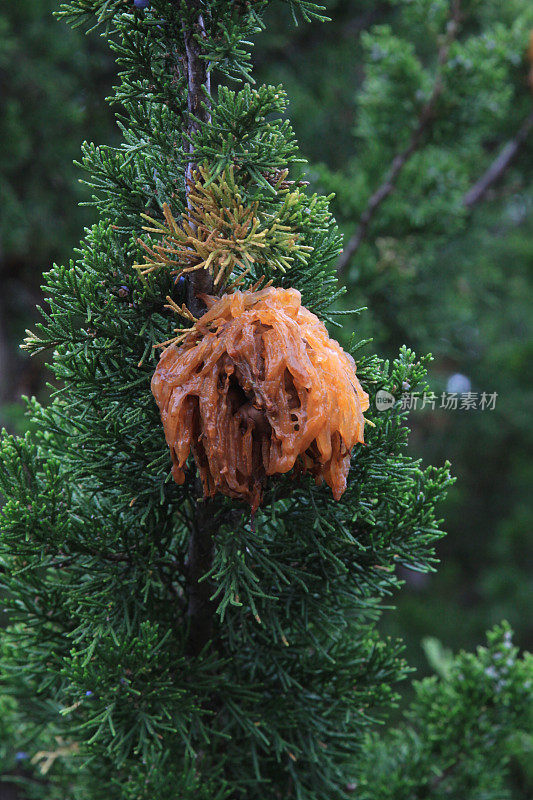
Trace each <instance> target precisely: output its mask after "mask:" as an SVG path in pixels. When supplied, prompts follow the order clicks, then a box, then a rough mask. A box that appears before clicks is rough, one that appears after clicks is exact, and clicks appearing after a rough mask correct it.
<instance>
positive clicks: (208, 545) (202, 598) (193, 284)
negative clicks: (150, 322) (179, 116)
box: [183, 3, 217, 657]
mask: <svg viewBox="0 0 533 800" xmlns="http://www.w3.org/2000/svg"><path fill="white" fill-rule="evenodd" d="M192 11H193V14H192V17H193V18H194V16H195V14H196V18H195V19H193V22H192V24H191V23H190V22H188V21H186V22H184V25H183V41H184V44H185V67H186V73H187V110H188V121H187V133H188V135H189V136H191V135H193V134H194V133H196V131H198V130H199V128H200V125H201V123H202V122H209V121H210V119H211V113H210V75H209V72H208V68H207V67H208V65H207V61H206V60H205V59H204V58H202V49H201V44H200V40H201V38H202V36H203V35H205V26H204V21H203V18H202V15H201V14H200V11H199V8H198V5H197V3H194V4H193V9H192ZM189 156H190V158H189V163H188V165H187V170H186V173H185V191H186V194H187V207H188V208H189V211H190V210H191V205H190V202H189V192H190V189H191V186H192V185H193V183H194V172H195V168H196V166H197V164H196V161H195V158H194V145H193V144H192V142H189ZM212 292H213V279H212V277H211V274H210V273H209V272H208V271H207V270H204V269H200V270H197V271H195V272H191V273H190V275H189V276H188V279H187V306H188V308H189V311H191V312H192V314H194V316H195V317H200V316H202V314H203V313H204V311H205V306H204V304H203V303H202V301H201V300H200V299H199V298H198V296H197V295H198V294H202V293H205V294H211V293H212ZM201 491H202V487H201V483H200V480H199V479H197V481H196V494H197V495H200V493H201ZM216 527H217V523H216V520H215V514H214V507H213V501H208V500H203V501H202V500H196V501H195V502H194V512H193V520H192V530H191V534H190V539H189V549H188V556H187V584H188V604H187V621H188V639H187V654H188V655H189V656H191V657H196V656H198V655H199V654H200V653H201V651H202V650H203V648H204V647H205V646H206V645H207V643H208V642H209V640H210V639H211V636H212V632H213V616H214V611H215V607H214V604H213V601H212V600H211V599H210V598H211V594H212V585H211V582H210V581H209V580H206V579H204V580H202V578H204V576H205V575H206V574H207V573H208V572H209V570H210V569H211V567H212V565H213V556H214V547H215V546H214V534H215V531H216Z"/></svg>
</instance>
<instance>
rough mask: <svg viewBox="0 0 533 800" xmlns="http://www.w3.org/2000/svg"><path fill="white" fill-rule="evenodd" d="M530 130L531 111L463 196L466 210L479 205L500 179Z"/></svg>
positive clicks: (532, 120) (532, 127)
mask: <svg viewBox="0 0 533 800" xmlns="http://www.w3.org/2000/svg"><path fill="white" fill-rule="evenodd" d="M532 129H533V111H532V112H531V113H530V114H529V116H528V117H526V119H525V120H524V122H523V123H522V125H521V126H520V128H519V129H518V131H517V133H516V136H515V137H514V138H513V139H510V141H508V142H507V144H505V145H504V146H503V148H502V149H501V150H500V152H499V153H498V155H497V156H496V158H495V159H494V161H493V162H492V163H491V164H490V166H489V168H488V169H487V170H486V172H484V174H483V175H482V176H481V177H480V178H479V180H478V181H476V183H475V184H474V185H473V186H472V187H471V188H470V189H469V190H468V192H467V193H466V194H465V196H464V197H463V205H464V206H466V208H472V207H473V206H475V205H476V204H477V203H479V201H480V200H482V199H483V198H484V197H485V195H486V193H487V191H488V190H489V189H490V187H491V186H492V185H493V184H495V183H496V182H497V181H498V180H499V179H500V178H501V177H502V175H503V174H504V173H505V172H506V170H507V169H508V167H509V166H510V164H511V162H512V161H513V159H514V157H515V156H516V154H517V153H518V151H519V150H520V148H521V147H522V145H523V144H525V142H526V141H527V138H528V136H529V133H530V132H531V130H532Z"/></svg>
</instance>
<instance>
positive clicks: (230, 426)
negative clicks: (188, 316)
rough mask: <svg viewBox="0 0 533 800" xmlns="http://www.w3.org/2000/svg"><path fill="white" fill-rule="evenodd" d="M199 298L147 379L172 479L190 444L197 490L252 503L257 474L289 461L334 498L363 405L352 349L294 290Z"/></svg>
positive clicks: (278, 469)
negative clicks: (188, 327)
mask: <svg viewBox="0 0 533 800" xmlns="http://www.w3.org/2000/svg"><path fill="white" fill-rule="evenodd" d="M202 299H203V300H204V301H205V303H206V305H207V307H208V310H207V312H206V313H205V314H204V315H203V317H201V318H200V319H199V320H198V321H197V322H196V324H195V326H194V329H193V330H192V331H191V332H190V333H189V334H188V335H187V337H186V338H185V340H184V341H183V343H182V344H181V345H180V346H176V345H170V346H169V347H167V348H166V350H164V351H163V353H162V355H161V359H160V361H159V364H158V366H157V369H156V370H155V373H154V376H153V378H152V392H153V394H154V397H155V399H156V402H157V404H158V406H159V410H160V411H161V418H162V421H163V427H164V431H165V437H166V440H167V443H168V445H169V447H170V453H171V457H172V462H173V469H172V475H173V477H174V480H175V481H176V482H177V483H179V484H181V483H183V481H184V468H185V462H186V461H187V458H188V456H189V454H190V452H191V450H192V452H193V455H194V458H195V460H196V464H197V467H198V470H199V473H200V476H201V479H202V483H203V487H204V494H205V496H206V497H212V496H213V495H214V494H215V493H216V492H222V494H225V495H228V496H229V497H234V498H240V499H242V500H246V501H248V502H249V503H250V505H251V506H252V508H253V509H255V508H257V506H258V505H259V503H260V501H261V497H262V492H263V487H264V484H265V482H266V479H267V476H269V475H275V474H277V473H284V472H288V471H289V470H290V469H292V468H293V467H296V468H298V469H300V471H303V472H310V473H311V474H312V475H313V476H314V477H315V479H316V481H317V482H320V481H321V480H322V479H324V480H325V481H326V483H327V484H328V485H329V486H330V487H331V490H332V492H333V496H334V498H335V499H336V500H339V498H340V497H341V495H342V493H343V492H344V490H345V488H346V476H347V474H348V470H349V467H350V453H351V450H352V448H353V447H354V445H355V444H356V443H357V442H361V443H362V442H363V428H364V419H363V412H364V411H366V409H367V408H368V395H367V394H366V392H364V391H363V389H362V388H361V385H360V383H359V381H358V379H357V377H356V374H355V363H354V360H353V359H352V357H351V356H350V355H348V354H347V353H345V352H344V350H343V349H342V348H341V347H340V345H339V344H338V343H337V342H336V341H334V340H333V339H330V338H329V336H328V332H327V330H326V328H325V326H324V325H323V323H322V322H320V320H319V319H318V318H317V317H316V316H315V315H314V314H312V313H311V312H310V311H308V310H307V309H306V308H305V307H304V306H302V304H301V295H300V292H298V291H297V290H296V289H278V288H274V287H269V288H267V289H263V290H262V291H258V292H253V291H245V292H240V291H236V292H234V293H233V294H227V295H224V296H223V297H210V296H205V295H204V296H203V298H202Z"/></svg>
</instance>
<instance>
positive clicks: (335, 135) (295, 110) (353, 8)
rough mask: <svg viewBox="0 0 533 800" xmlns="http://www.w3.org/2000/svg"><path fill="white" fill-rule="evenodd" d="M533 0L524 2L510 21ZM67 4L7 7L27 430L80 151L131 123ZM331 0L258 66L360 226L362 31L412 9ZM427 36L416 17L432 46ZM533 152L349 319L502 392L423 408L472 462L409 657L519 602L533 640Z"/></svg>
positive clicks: (407, 619) (278, 33) (9, 335)
mask: <svg viewBox="0 0 533 800" xmlns="http://www.w3.org/2000/svg"><path fill="white" fill-rule="evenodd" d="M488 5H490V4H488ZM525 5H526V4H524V3H522V4H521V3H520V2H516V3H509V5H508V7H506V11H504V10H503V9H502V23H504V24H506V23H507V22H508V20H507V19H506V15H510V16H511V17H512V14H513V13H515V12H517V10H519V9H520V8H521V7H522V6H525ZM55 8H56V3H55V2H54V0H18V2H16V3H9V4H7V5H4V7H3V8H2V10H1V11H0V82H1V88H0V141H1V142H2V144H1V151H0V194H1V198H2V200H1V204H0V422H1V423H2V424H3V425H5V426H7V427H8V428H9V429H11V430H15V431H23V430H24V427H25V420H24V416H23V405H22V404H21V403H20V396H21V394H36V395H38V396H39V397H41V398H42V397H45V396H46V393H47V391H48V390H47V388H46V379H47V376H46V372H45V370H44V369H43V365H42V364H41V363H40V362H38V361H35V360H32V361H30V360H28V359H26V358H24V357H23V356H22V355H21V354H20V351H19V349H18V343H19V342H20V340H21V338H22V336H23V332H24V329H25V327H27V326H28V325H31V324H32V322H33V321H34V320H35V319H36V312H35V310H34V307H35V304H36V303H39V302H40V301H41V299H42V298H41V295H40V289H39V282H40V275H41V273H42V272H43V271H44V270H46V269H47V268H48V267H49V265H50V264H51V263H52V262H53V261H65V260H67V259H68V258H70V257H72V253H73V250H74V248H75V247H76V244H77V242H78V240H79V238H80V235H81V233H82V229H83V226H84V225H86V224H89V223H90V222H91V221H92V220H93V219H94V215H93V212H92V211H91V209H88V208H85V207H80V206H79V205H78V204H79V203H80V201H84V200H86V199H87V197H88V193H87V190H86V189H85V187H84V186H83V185H81V184H80V183H79V181H78V178H79V173H78V170H77V169H76V168H75V167H74V166H73V165H72V161H73V160H74V159H76V158H77V157H78V155H79V147H80V143H81V141H82V140H84V139H87V140H93V141H96V142H106V143H110V144H112V143H113V142H114V141H115V140H116V138H117V135H118V131H117V128H116V126H115V123H114V119H113V112H112V109H110V108H109V106H108V105H106V104H105V103H104V102H103V98H104V97H105V96H106V95H107V94H108V93H109V89H110V86H111V85H112V83H113V79H114V74H115V72H114V70H115V66H114V64H113V61H112V58H111V56H110V53H109V52H108V51H107V50H106V48H105V46H104V44H103V42H102V41H101V40H100V39H99V37H98V36H97V35H96V34H92V35H91V36H89V37H85V36H83V35H82V34H81V33H78V32H75V31H74V32H73V31H72V30H70V29H68V28H67V27H66V26H65V25H63V24H61V23H59V22H57V21H55V20H54V19H53V18H52V16H51V12H52V10H53V9H55ZM329 11H330V14H331V15H332V17H333V19H334V21H333V22H332V23H330V24H329V25H327V26H322V25H318V24H311V25H308V26H301V27H299V28H296V29H295V28H294V27H293V25H292V23H291V21H290V18H289V16H288V14H285V12H284V11H282V10H280V8H279V7H277V8H276V10H275V13H274V12H271V15H270V19H269V23H270V27H269V28H268V29H267V32H266V33H265V34H264V35H263V36H262V37H260V38H259V39H258V41H257V47H256V53H255V57H254V59H255V64H256V72H255V76H256V79H257V81H258V82H263V81H266V82H271V83H278V82H282V83H283V84H284V85H285V88H286V90H287V92H288V94H289V97H290V100H291V105H290V110H289V114H290V117H291V119H292V122H293V124H294V127H295V130H296V133H297V136H298V138H299V141H300V144H301V149H302V152H303V154H304V155H305V156H306V157H307V158H308V159H309V161H310V163H311V177H312V179H313V184H314V188H317V189H318V190H325V191H331V190H333V189H335V190H336V191H337V200H335V201H334V207H335V213H336V216H337V218H338V219H339V221H340V223H341V226H342V228H343V229H344V230H345V231H346V233H347V234H348V236H349V235H350V234H351V233H352V232H353V230H354V228H355V225H356V223H357V219H358V216H357V212H358V206H357V202H356V201H354V202H351V199H350V198H352V197H357V193H358V191H359V188H358V187H360V170H361V169H362V162H360V161H358V158H359V155H358V147H359V143H358V140H357V137H356V136H355V135H354V126H356V124H357V121H358V108H359V105H358V92H359V91H360V89H361V86H362V81H363V78H364V69H363V52H362V47H361V32H363V31H365V30H367V29H368V28H369V27H370V26H372V25H374V24H377V23H384V22H389V23H391V24H395V21H396V17H395V14H396V13H397V12H396V9H395V7H394V5H391V4H388V3H376V2H357V1H356V0H345V1H344V2H342V1H341V2H330V3H329ZM487 24H488V22H487ZM418 35H419V34H417V32H416V31H413V39H414V40H415V44H416V37H417V36H418ZM419 44H420V42H419ZM526 44H527V43H526V42H524V49H525V47H526ZM421 47H422V49H423V46H422V44H421ZM428 57H429V55H428ZM526 75H527V65H526V64H525V61H524V53H518V54H517V62H516V70H515V73H513V80H514V81H515V82H516V87H515V89H516V92H517V97H518V98H519V102H518V104H517V106H516V109H517V111H516V118H514V117H513V115H511V116H510V117H509V119H508V120H507V121H506V124H505V125H504V124H499V126H498V128H497V129H495V130H494V132H493V135H492V136H491V135H487V136H486V137H485V139H486V154H487V164H489V163H490V160H491V158H492V157H494V156H495V155H496V154H497V153H498V151H499V148H500V147H501V146H503V145H504V144H505V142H506V141H507V140H508V139H510V138H512V136H513V132H514V131H516V129H517V127H518V126H519V124H520V114H521V113H523V108H524V104H526V103H527V96H528V95H527V92H528V89H527V82H526ZM520 103H522V105H520ZM531 138H532V137H531V136H530V137H529V139H531ZM427 144H428V146H430V145H431V144H432V140H431V137H429V138H428V142H427ZM452 146H453V137H451V141H450V147H452ZM484 146H485V145H484ZM532 161H533V159H532V145H531V142H530V141H527V142H526V143H525V144H524V146H522V147H521V149H520V151H519V153H518V154H517V156H516V158H515V159H514V160H513V162H512V165H510V167H509V169H508V170H507V171H506V174H505V176H504V177H503V178H502V180H501V181H500V182H499V183H498V184H497V185H496V186H495V187H494V188H493V189H491V191H490V192H489V193H488V195H487V197H486V199H485V200H484V202H483V203H481V204H480V205H479V207H477V208H476V209H475V213H473V215H472V216H471V217H470V218H469V221H468V224H467V225H466V226H462V227H460V228H457V229H456V230H454V229H453V227H452V228H451V229H450V233H449V235H443V234H442V233H440V234H439V235H438V236H436V235H435V236H433V233H432V231H431V230H428V233H427V234H424V236H425V237H426V238H425V239H424V240H423V241H421V243H420V248H419V249H420V252H421V253H422V252H423V254H424V255H423V258H422V256H421V258H420V263H418V262H417V261H416V260H414V259H413V258H411V257H410V256H406V258H405V259H404V260H402V258H401V257H400V256H401V252H402V249H401V245H402V236H401V235H396V236H395V238H394V245H393V246H392V245H391V246H392V250H393V254H392V256H391V255H390V253H389V252H388V250H387V247H389V245H390V242H389V243H388V239H387V237H385V236H382V237H381V238H379V237H377V236H376V237H375V238H374V240H373V242H372V247H371V248H369V249H368V250H367V251H365V253H364V254H363V256H362V258H361V261H360V262H359V261H357V260H356V261H355V262H354V264H353V265H352V266H351V267H350V269H349V271H348V272H347V273H346V276H345V279H346V282H347V284H348V295H347V297H346V298H345V307H346V308H353V307H360V306H368V308H369V310H368V312H366V313H365V314H364V315H362V316H361V317H349V318H344V319H346V320H348V321H347V322H346V326H347V328H349V327H350V325H351V326H353V327H354V328H355V329H356V331H357V333H358V334H361V338H363V337H366V336H372V337H373V338H374V343H373V344H371V345H370V346H369V347H370V348H374V349H376V350H377V351H379V352H380V353H382V354H383V353H384V354H387V355H393V354H394V353H395V352H397V350H398V347H399V346H400V345H401V344H403V343H404V342H405V343H406V344H407V345H409V346H413V347H415V348H416V350H417V351H419V352H421V353H423V352H428V351H431V352H433V353H434V354H435V361H434V362H433V366H432V368H431V371H430V383H431V388H432V389H433V390H434V391H435V392H436V393H437V394H439V393H440V392H442V391H444V390H445V389H446V387H447V386H449V385H450V384H449V381H450V379H451V377H452V376H454V375H457V374H459V375H462V376H464V379H465V380H466V381H467V384H464V385H465V386H466V385H468V384H469V385H470V387H471V389H472V391H476V392H482V391H486V392H491V393H492V392H497V393H498V399H497V404H496V409H495V410H494V411H493V412H489V411H483V412H482V411H468V412H467V411H462V412H461V411H444V410H439V409H436V410H435V411H416V412H413V413H412V414H411V424H412V427H413V435H412V440H411V446H412V449H413V450H414V451H415V452H417V453H419V454H420V456H421V457H422V458H423V459H424V461H426V462H432V463H435V464H440V463H442V462H443V461H444V460H445V459H446V458H447V459H450V460H451V461H452V463H453V471H454V474H455V475H456V476H457V483H456V486H455V487H454V489H453V490H452V491H451V493H450V496H449V499H448V501H447V502H446V504H445V505H444V506H443V507H442V516H443V517H444V518H445V520H446V522H445V528H446V530H447V531H448V536H447V537H446V538H445V539H444V540H443V541H442V542H441V544H440V546H439V550H438V554H439V558H440V559H441V562H442V563H441V565H440V567H439V570H438V572H437V573H436V574H435V575H430V576H424V575H419V574H418V573H416V572H407V571H406V573H405V579H406V587H405V589H404V591H403V592H402V593H401V595H400V596H399V597H398V598H396V601H397V603H398V606H399V609H398V611H397V612H394V613H389V614H387V615H386V616H385V619H384V623H383V624H384V628H385V629H386V630H388V631H390V632H391V633H394V634H400V635H401V636H403V638H404V639H405V641H406V644H407V647H408V658H409V660H410V661H411V663H413V664H416V665H418V666H419V667H420V669H421V670H425V669H426V664H425V658H424V655H423V652H422V649H421V642H422V640H423V639H424V637H426V636H436V637H437V638H439V639H441V640H442V642H443V643H444V644H445V645H446V646H449V647H452V648H457V647H459V646H464V647H466V648H468V649H472V648H473V647H475V645H477V644H478V643H479V642H480V641H481V640H482V638H483V632H484V630H485V629H486V628H487V627H488V626H489V625H491V624H492V623H494V622H495V621H499V620H500V619H501V618H507V619H508V620H509V621H510V622H511V624H512V626H513V627H514V629H515V630H516V634H517V642H518V643H519V644H520V645H521V646H523V647H528V648H529V649H531V648H532V647H533V617H532V614H531V609H532V608H533V543H532V538H531V533H530V531H531V523H532V521H533V513H532V507H531V501H530V497H531V489H530V487H531V477H532V475H531V473H532V467H531V458H530V455H531V434H530V422H529V415H528V412H529V410H530V407H531V370H530V368H529V365H530V362H531V349H532V348H531V323H530V317H531V311H530V309H531V281H530V277H529V276H530V271H531V265H532V263H533V236H532V234H533V214H532V209H533V187H532V180H531V179H532ZM485 166H486V165H485ZM482 168H484V165H481V164H480V170H481V169H482ZM399 191H400V192H401V191H402V190H401V187H400V189H399ZM416 211H417V209H416V207H413V209H412V213H413V215H415V214H416ZM408 235H410V232H409V231H407V232H406V234H405V237H406V238H407V236H408ZM432 237H433V238H432ZM456 380H457V379H456ZM2 791H7V790H5V789H3V790H2ZM2 797H3V795H2Z"/></svg>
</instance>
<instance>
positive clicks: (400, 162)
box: [337, 0, 461, 274]
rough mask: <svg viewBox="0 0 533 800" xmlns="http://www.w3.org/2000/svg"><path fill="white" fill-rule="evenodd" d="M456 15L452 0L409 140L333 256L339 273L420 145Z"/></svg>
mask: <svg viewBox="0 0 533 800" xmlns="http://www.w3.org/2000/svg"><path fill="white" fill-rule="evenodd" d="M460 16H461V6H460V0H454V2H453V3H452V6H451V12H450V19H449V21H448V25H447V28H446V35H445V37H444V40H443V42H442V45H441V47H440V49H439V53H438V56H437V73H436V77H435V82H434V84H433V89H432V91H431V94H430V96H429V99H428V100H427V102H426V103H425V104H424V105H423V107H422V109H421V111H420V114H419V116H418V122H417V125H416V128H415V129H414V131H413V133H412V134H411V138H410V140H409V143H408V144H407V147H405V149H404V150H402V152H401V153H397V154H396V155H395V156H394V158H393V160H392V163H391V165H390V167H389V170H388V172H387V174H386V177H385V180H384V181H383V183H382V184H381V186H379V188H378V189H376V191H375V192H374V194H373V195H372V196H371V197H370V199H369V201H368V203H367V206H366V208H365V210H364V211H363V213H362V215H361V218H360V220H359V224H358V226H357V229H356V231H355V233H354V234H353V236H352V237H351V238H350V239H349V240H348V243H347V245H346V247H345V248H344V250H343V251H342V253H341V254H340V256H339V258H338V260H337V272H338V273H339V274H342V273H343V272H344V271H345V270H346V268H347V267H348V264H349V263H350V261H351V259H352V258H353V257H354V255H355V254H356V253H357V251H358V250H359V248H360V247H361V245H362V243H363V242H364V240H365V239H366V236H367V234H368V229H369V226H370V223H371V222H372V220H373V219H374V216H375V214H376V211H377V210H378V208H379V207H380V205H381V204H382V203H383V201H384V200H386V199H387V197H388V196H389V195H390V194H391V192H392V191H393V190H394V189H395V188H396V181H397V180H398V177H399V175H400V173H401V171H402V170H403V168H404V167H405V165H406V164H407V162H408V161H409V159H410V158H411V156H412V155H413V154H414V153H415V152H416V151H417V150H418V148H419V147H420V144H421V143H422V140H423V138H424V135H425V133H426V132H427V130H428V128H430V126H431V124H432V122H433V120H434V112H435V108H436V105H437V102H438V100H439V98H440V96H441V94H442V92H443V89H444V80H443V77H442V69H443V67H444V65H445V64H446V62H447V60H448V55H449V52H450V47H451V45H452V42H453V41H454V40H455V38H456V37H457V33H458V31H459V22H460Z"/></svg>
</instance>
